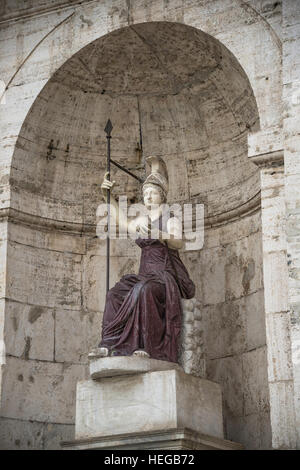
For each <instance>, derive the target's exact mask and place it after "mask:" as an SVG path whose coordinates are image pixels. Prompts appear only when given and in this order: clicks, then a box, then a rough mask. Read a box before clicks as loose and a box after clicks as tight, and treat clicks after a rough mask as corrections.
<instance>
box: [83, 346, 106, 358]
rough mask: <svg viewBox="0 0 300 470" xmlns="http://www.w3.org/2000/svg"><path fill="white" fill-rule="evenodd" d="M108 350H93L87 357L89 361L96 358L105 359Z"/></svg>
mask: <svg viewBox="0 0 300 470" xmlns="http://www.w3.org/2000/svg"><path fill="white" fill-rule="evenodd" d="M107 356H108V349H107V348H94V349H92V350H91V352H90V353H89V355H88V358H89V359H95V358H97V357H107Z"/></svg>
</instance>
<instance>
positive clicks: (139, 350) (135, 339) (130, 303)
mask: <svg viewBox="0 0 300 470" xmlns="http://www.w3.org/2000/svg"><path fill="white" fill-rule="evenodd" d="M147 162H149V163H150V164H151V173H150V175H149V176H148V177H147V179H146V181H145V182H144V184H143V200H144V205H145V207H146V209H147V214H148V215H147V216H144V215H142V216H139V217H137V218H136V219H134V220H131V221H130V222H128V220H127V217H126V216H125V214H122V213H120V212H118V204H117V201H116V200H115V199H114V197H113V196H112V195H111V204H112V205H113V206H114V207H115V209H116V223H117V225H119V227H122V230H128V232H129V233H135V234H136V233H137V231H138V234H139V237H138V238H137V239H136V240H135V242H136V244H137V245H138V246H139V247H140V248H141V260H140V268H139V272H138V274H127V275H125V276H123V277H122V278H121V280H120V281H119V282H118V283H117V284H116V285H115V286H114V287H113V288H111V289H110V290H109V291H108V293H107V296H106V304H105V310H104V315H103V324H102V339H101V341H100V344H99V346H98V348H95V349H93V350H92V351H91V353H90V354H89V358H93V357H105V356H108V355H112V356H115V355H118V356H128V355H139V356H145V357H151V358H153V359H159V360H163V361H170V362H178V349H179V338H180V331H181V317H182V309H181V298H185V299H190V298H192V297H193V296H194V293H195V285H194V283H193V282H192V280H191V279H190V278H189V275H188V272H187V270H186V268H185V266H184V265H183V263H182V261H181V259H180V257H179V254H178V250H179V249H180V248H181V247H182V246H183V240H182V236H181V233H182V230H181V224H180V221H179V219H178V218H176V217H174V216H172V217H170V218H169V219H168V220H165V217H163V204H164V203H165V202H166V198H167V191H168V175H167V169H166V166H165V163H164V161H163V160H162V159H161V158H160V157H156V156H155V157H148V158H147ZM113 185H114V182H110V181H109V180H108V179H107V174H106V175H105V177H104V181H103V183H102V186H101V188H102V191H103V194H104V195H105V197H107V192H108V190H111V189H112V188H113ZM149 218H150V219H151V224H152V227H155V228H156V229H157V230H156V232H157V238H151V236H152V235H151V236H149V229H148V226H149V223H148V222H149ZM123 233H124V232H123Z"/></svg>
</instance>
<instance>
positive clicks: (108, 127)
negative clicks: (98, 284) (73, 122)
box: [104, 119, 144, 293]
mask: <svg viewBox="0 0 300 470" xmlns="http://www.w3.org/2000/svg"><path fill="white" fill-rule="evenodd" d="M112 129H113V126H112V123H111V120H110V119H108V121H107V123H106V126H105V129H104V132H105V133H106V138H107V160H106V171H107V173H108V175H107V179H108V180H109V181H110V164H111V163H112V164H113V165H115V166H116V167H117V168H119V170H122V171H124V172H125V173H127V174H128V175H130V176H132V177H133V178H135V179H136V180H138V181H139V182H140V183H141V184H142V183H143V182H144V180H143V179H142V178H140V177H139V176H137V175H135V174H134V173H132V172H131V171H130V170H128V169H127V168H125V167H124V166H122V165H120V164H119V163H117V162H115V161H114V160H112V159H111V158H110V139H111V131H112ZM109 265H110V190H108V193H107V238H106V293H107V292H108V291H109Z"/></svg>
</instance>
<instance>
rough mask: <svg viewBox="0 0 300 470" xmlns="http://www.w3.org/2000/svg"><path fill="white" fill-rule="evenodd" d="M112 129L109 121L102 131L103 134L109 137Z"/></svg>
mask: <svg viewBox="0 0 300 470" xmlns="http://www.w3.org/2000/svg"><path fill="white" fill-rule="evenodd" d="M112 129H113V126H112V123H111V120H110V119H109V120H108V121H107V123H106V126H105V129H104V132H106V134H107V136H110V134H111V131H112Z"/></svg>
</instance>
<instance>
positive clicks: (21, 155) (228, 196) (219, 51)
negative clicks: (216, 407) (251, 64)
mask: <svg viewBox="0 0 300 470" xmlns="http://www.w3.org/2000/svg"><path fill="white" fill-rule="evenodd" d="M108 117H109V118H110V119H111V120H112V122H113V126H114V129H113V139H112V156H113V158H114V159H115V160H117V161H119V162H120V163H121V164H125V165H126V166H127V167H133V168H135V169H136V170H137V171H139V169H138V167H139V165H140V164H141V161H140V159H139V158H140V157H139V152H138V149H137V143H139V142H140V136H141V135H142V144H143V153H144V155H145V156H147V155H152V154H158V155H160V156H162V157H163V158H164V160H165V162H166V164H167V167H168V171H169V178H170V193H169V202H179V203H184V202H187V201H189V202H195V203H196V202H197V203H203V204H204V207H205V221H206V230H205V244H204V247H203V249H202V250H201V251H199V250H197V251H195V252H186V253H182V257H183V258H184V261H185V263H186V265H187V267H188V269H189V270H190V272H191V275H192V277H193V279H194V281H195V283H196V286H197V299H198V300H199V302H200V304H201V310H202V320H201V325H200V326H199V325H198V326H197V327H198V328H199V334H200V331H201V334H203V351H204V353H205V356H206V359H207V371H208V378H209V379H212V380H216V381H218V382H220V383H221V384H222V386H223V390H224V410H225V423H224V424H225V428H226V435H227V438H229V439H235V440H237V441H238V440H239V439H238V438H237V434H238V433H239V430H240V429H241V427H242V426H244V427H245V428H246V429H248V430H249V432H251V431H252V430H253V427H254V424H253V420H252V421H251V420H249V419H248V418H247V417H248V416H249V415H251V416H253V415H255V417H256V419H257V420H258V421H259V423H263V425H265V427H267V426H268V423H269V417H268V398H267V397H266V396H263V399H262V400H261V401H260V402H259V399H260V398H259V395H260V394H261V389H260V388H259V389H257V390H256V389H255V387H254V389H253V391H252V388H253V387H252V388H251V386H252V385H251V384H252V382H253V381H254V382H255V377H256V375H255V374H256V371H255V370H254V364H258V368H257V370H258V371H259V374H260V380H261V381H262V389H263V390H264V387H265V382H266V377H265V374H266V357H265V330H264V316H263V315H264V310H263V285H262V276H261V269H262V255H261V247H260V245H261V228H260V207H259V201H260V197H259V191H260V181H259V173H258V170H257V168H256V167H255V166H254V165H253V164H252V163H251V162H249V161H248V158H247V155H248V153H247V134H248V132H249V130H254V129H256V128H257V127H258V126H259V115H258V110H257V105H256V100H255V97H254V94H253V91H252V88H251V85H250V83H249V80H248V77H247V76H246V74H245V72H244V70H243V69H242V67H241V66H240V64H239V63H238V61H237V59H236V58H235V57H234V56H233V54H232V53H231V52H230V51H228V49H227V48H226V47H225V46H224V45H222V44H221V43H220V42H219V41H217V40H216V39H214V38H213V37H211V36H209V35H208V34H206V33H203V32H202V31H200V30H198V29H195V28H193V27H189V26H186V25H183V24H181V23H171V22H150V23H141V24H135V25H134V26H129V27H125V28H122V29H119V30H117V31H114V32H112V33H110V34H108V35H105V36H102V37H101V38H99V39H97V40H96V41H94V42H92V43H91V44H89V45H87V46H86V47H84V48H83V49H81V50H80V51H79V52H78V53H76V54H75V55H74V56H73V57H71V58H70V59H69V60H67V62H66V63H64V64H63V65H62V66H61V67H60V68H59V69H58V70H57V71H56V72H55V73H54V75H53V76H52V78H51V79H50V80H49V82H48V83H47V84H46V86H45V87H44V88H43V90H42V91H41V93H40V94H39V96H38V97H37V99H36V100H35V102H34V104H33V106H32V107H31V109H30V112H29V113H28V115H27V117H26V119H25V121H24V124H23V126H22V129H21V132H20V135H19V137H18V140H17V143H16V148H15V152H14V155H13V162H12V167H11V173H10V188H11V209H12V214H13V217H14V223H12V224H11V226H10V248H9V251H8V256H9V274H8V279H9V280H10V279H11V280H12V282H11V283H10V282H9V283H8V286H9V287H8V292H9V295H8V297H9V298H10V299H11V301H10V302H9V303H8V306H7V319H8V320H7V326H6V331H7V332H6V335H7V337H10V338H11V340H9V342H8V344H9V346H8V347H9V351H10V352H9V354H10V355H11V359H10V360H11V363H12V364H11V367H14V368H15V370H17V369H18V368H25V370H27V369H30V370H31V371H32V372H30V373H29V372H28V374H27V375H29V377H33V378H34V377H35V375H36V376H37V377H39V376H40V375H43V374H44V373H45V371H43V370H41V369H42V368H43V367H45V368H46V367H48V369H49V371H48V372H47V373H46V376H47V377H51V379H49V383H48V382H47V384H46V385H45V386H46V387H48V389H50V390H52V396H53V397H55V399H52V398H51V400H50V399H49V400H47V398H45V399H43V400H39V399H37V400H36V401H35V404H34V405H33V404H32V405H30V398H25V401H24V393H23V392H24V387H25V386H27V385H26V384H25V381H24V380H23V381H22V380H20V381H19V383H18V386H17V387H16V388H15V391H14V394H12V395H9V394H8V390H9V388H6V389H5V385H4V402H5V403H6V405H5V406H6V408H7V410H8V414H11V416H12V417H14V418H19V419H20V418H22V419H23V420H38V421H41V420H43V419H45V413H46V414H47V416H48V417H50V418H49V420H50V422H55V423H58V424H59V425H61V426H63V425H70V424H72V423H73V422H74V391H75V383H76V381H77V380H79V379H80V378H81V377H82V376H84V374H85V373H86V354H87V352H88V350H89V348H90V347H92V346H94V345H95V342H97V339H98V337H99V335H100V324H101V318H102V312H103V307H104V298H105V282H104V281H105V278H104V272H105V269H104V266H105V250H104V243H103V242H101V241H99V240H98V239H97V238H96V237H95V229H96V228H95V214H96V209H97V206H98V204H99V202H100V201H101V198H100V192H99V185H100V183H101V179H102V177H103V175H104V171H105V155H106V140H105V135H104V132H103V129H104V127H105V124H106V121H107V119H108ZM114 179H115V180H116V182H117V185H116V193H117V194H124V193H129V194H130V195H131V197H132V199H134V198H137V199H138V198H139V191H138V188H137V186H136V185H135V184H134V183H133V182H132V180H130V179H129V177H127V176H126V175H124V174H123V173H120V172H119V171H116V172H115V174H114ZM20 227H22V230H20ZM138 257H139V253H138V251H137V248H136V247H135V246H134V243H133V242H128V241H125V240H123V241H120V242H116V243H114V244H113V247H112V261H111V264H112V282H113V281H114V280H117V279H118V278H119V277H120V276H121V275H122V274H125V273H126V272H130V271H132V270H135V269H137V266H138ZM16 273H19V274H18V275H16ZM24 279H26V282H25V283H24ZM45 329H47V331H48V332H49V334H48V336H47V338H44V340H43V333H44V331H45ZM13 339H15V341H14V340H13ZM253 351H254V353H253ZM39 361H43V362H44V363H45V364H44V365H42V366H39V367H37V364H38V362H39ZM65 364H67V372H66V371H65V367H66V366H65ZM48 369H47V370H48ZM6 371H9V369H8V368H7V369H6ZM6 373H7V374H8V372H6ZM68 374H69V375H68ZM19 375H20V374H19ZM53 376H56V377H57V376H59V377H61V379H60V380H58V382H57V381H55V380H52V378H53ZM66 377H68V380H66ZM8 382H9V381H7V383H8ZM37 382H38V381H35V380H34V382H32V383H37ZM248 383H250V385H249V387H250V388H251V394H250V397H249V393H250V392H249V393H248V394H247V391H245V386H247V385H245V384H248ZM53 384H54V385H53ZM30 386H31V385H30ZM32 386H33V385H32ZM35 387H36V388H35V390H36V392H37V393H38V392H39V390H40V389H39V385H35ZM70 391H71V393H70ZM263 393H264V392H263ZM50 395H51V394H50ZM46 396H47V395H46ZM21 397H22V399H21ZM12 400H15V402H16V403H18V401H20V400H22V403H23V405H22V406H21V407H19V408H18V410H17V409H15V408H14V405H13V401H12ZM26 400H27V401H26ZM45 400H46V401H45ZM256 400H257V401H258V402H259V403H260V404H261V403H262V407H261V408H259V407H257V406H256ZM253 402H255V403H253ZM45 410H47V411H46V412H45ZM260 428H262V427H260Z"/></svg>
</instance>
